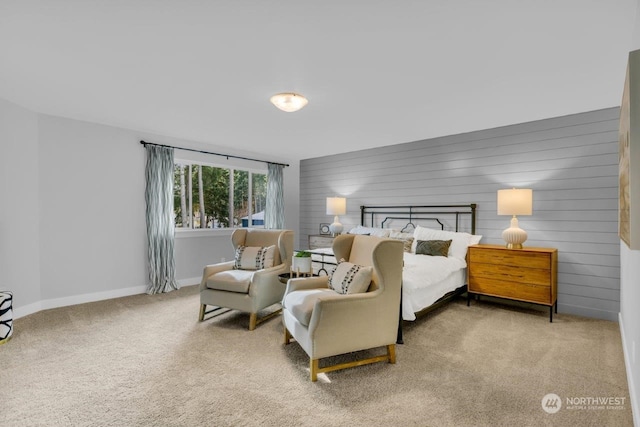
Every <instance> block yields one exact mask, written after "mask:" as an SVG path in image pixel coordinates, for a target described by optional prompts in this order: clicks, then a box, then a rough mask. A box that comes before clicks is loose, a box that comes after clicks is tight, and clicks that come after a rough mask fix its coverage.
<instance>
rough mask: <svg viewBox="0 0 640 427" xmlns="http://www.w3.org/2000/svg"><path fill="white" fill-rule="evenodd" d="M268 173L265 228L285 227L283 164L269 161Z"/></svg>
mask: <svg viewBox="0 0 640 427" xmlns="http://www.w3.org/2000/svg"><path fill="white" fill-rule="evenodd" d="M267 167H268V174H267V206H266V208H265V210H264V228H269V229H282V228H284V191H283V189H282V182H283V178H282V175H283V173H282V171H283V169H284V166H283V165H276V164H274V163H269V164H268V165H267Z"/></svg>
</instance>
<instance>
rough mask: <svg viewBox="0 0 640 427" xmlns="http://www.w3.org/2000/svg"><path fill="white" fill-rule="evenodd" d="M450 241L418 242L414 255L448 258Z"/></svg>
mask: <svg viewBox="0 0 640 427" xmlns="http://www.w3.org/2000/svg"><path fill="white" fill-rule="evenodd" d="M449 246H451V240H418V244H417V245H416V255H431V256H444V257H446V256H449Z"/></svg>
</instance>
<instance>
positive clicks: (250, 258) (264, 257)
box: [235, 245, 276, 270]
mask: <svg viewBox="0 0 640 427" xmlns="http://www.w3.org/2000/svg"><path fill="white" fill-rule="evenodd" d="M275 252H276V246H275V245H271V246H263V247H260V246H238V248H237V249H236V256H235V260H236V263H235V268H236V269H238V270H262V269H264V268H269V267H273V257H274V255H275Z"/></svg>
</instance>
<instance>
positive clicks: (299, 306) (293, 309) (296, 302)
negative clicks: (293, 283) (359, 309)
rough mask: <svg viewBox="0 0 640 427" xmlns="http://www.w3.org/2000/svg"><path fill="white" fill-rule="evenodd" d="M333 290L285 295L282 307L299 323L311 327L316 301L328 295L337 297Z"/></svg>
mask: <svg viewBox="0 0 640 427" xmlns="http://www.w3.org/2000/svg"><path fill="white" fill-rule="evenodd" d="M336 294H337V293H336V292H335V291H334V290H332V289H327V288H321V289H308V290H304V291H293V292H290V293H288V294H287V295H285V297H284V299H283V300H282V306H283V307H284V308H285V309H287V310H288V311H289V312H290V313H291V314H293V316H294V317H295V318H296V319H298V322H300V323H301V324H303V325H304V326H309V322H310V321H311V313H313V307H314V306H315V305H316V301H318V300H319V299H321V298H322V297H324V296H327V295H336Z"/></svg>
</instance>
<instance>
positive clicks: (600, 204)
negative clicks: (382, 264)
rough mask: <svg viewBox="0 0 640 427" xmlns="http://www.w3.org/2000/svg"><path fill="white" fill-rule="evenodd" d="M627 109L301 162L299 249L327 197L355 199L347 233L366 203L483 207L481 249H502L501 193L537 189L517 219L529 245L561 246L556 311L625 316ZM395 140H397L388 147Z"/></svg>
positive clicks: (345, 219) (325, 219) (505, 220)
mask: <svg viewBox="0 0 640 427" xmlns="http://www.w3.org/2000/svg"><path fill="white" fill-rule="evenodd" d="M618 119H619V108H609V109H604V110H598V111H592V112H587V113H581V114H575V115H570V116H563V117H557V118H552V119H546V120H539V121H535V122H529V123H523V124H517V125H512V126H505V127H500V128H495V129H489V130H483V131H478V132H471V133H465V134H459V135H452V136H446V137H441V138H433V139H428V140H422V141H416V142H410V143H404V144H397V145H389V146H385V147H380V148H374V149H368V150H362V151H355V152H349V153H344V154H340V155H332V156H326V157H319V158H314V159H306V160H303V161H301V163H300V234H299V238H300V240H299V242H298V245H299V247H306V245H307V237H308V235H309V234H318V228H319V224H320V223H330V222H332V217H330V216H328V215H325V198H326V197H328V196H336V195H340V196H344V197H346V198H347V214H346V215H344V216H341V217H340V220H341V222H342V223H343V224H344V226H345V231H346V230H348V229H349V228H351V227H353V226H355V225H357V224H358V223H359V221H360V205H363V204H366V205H391V204H422V205H424V204H452V203H477V204H478V215H477V234H482V235H483V236H484V237H483V239H482V243H494V244H503V243H504V242H503V240H502V238H501V233H502V230H504V229H505V228H507V227H508V226H509V217H505V216H498V215H497V214H496V197H497V196H496V194H497V190H499V189H501V188H510V187H519V188H532V189H533V190H534V192H533V199H534V201H533V215H532V216H522V217H519V220H520V227H521V228H523V229H524V230H526V231H527V232H528V234H529V238H528V240H527V242H526V243H525V245H528V246H542V247H555V248H558V256H559V258H558V261H559V264H558V294H559V295H558V311H559V312H565V313H573V314H579V315H584V316H589V317H596V318H603V319H609V320H614V321H615V320H617V318H618V312H619V308H620V241H619V238H618V234H617V224H618V222H617V221H618V216H617V215H618V202H617V201H618V142H617V141H618V134H617V132H618ZM390 142H392V141H390Z"/></svg>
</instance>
